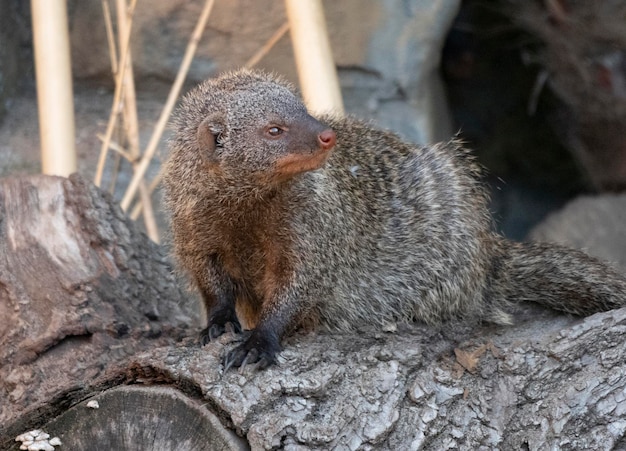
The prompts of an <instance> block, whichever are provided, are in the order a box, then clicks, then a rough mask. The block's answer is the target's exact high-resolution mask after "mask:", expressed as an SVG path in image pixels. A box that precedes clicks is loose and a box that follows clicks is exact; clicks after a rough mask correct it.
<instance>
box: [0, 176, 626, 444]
mask: <svg viewBox="0 0 626 451" xmlns="http://www.w3.org/2000/svg"><path fill="white" fill-rule="evenodd" d="M0 218H1V219H0V248H1V251H2V252H1V253H0V301H1V302H0V310H1V312H0V313H1V315H2V316H1V317H2V319H3V320H4V321H3V322H2V325H1V326H0V448H2V449H8V448H9V447H12V448H10V449H17V446H18V445H16V444H15V443H14V442H13V439H14V438H15V436H16V435H18V434H19V433H22V432H25V431H27V430H28V429H31V428H33V427H41V428H43V429H44V430H45V431H46V432H47V433H49V434H51V436H58V437H60V438H61V441H62V442H63V443H64V446H69V447H70V448H71V449H113V448H111V447H110V446H111V445H112V444H114V445H115V446H114V448H115V449H122V450H124V449H129V450H130V449H139V448H141V449H173V448H172V443H176V444H178V445H180V444H181V443H187V444H188V445H189V448H188V449H243V448H245V446H246V443H242V442H241V441H240V440H237V439H236V438H234V437H233V436H232V435H229V434H228V430H231V431H235V432H236V433H237V434H238V435H240V436H242V437H244V439H245V442H247V444H249V446H250V447H251V448H252V449H272V448H284V449H437V450H439V449H461V450H474V449H625V448H626V438H625V433H626V347H625V346H624V345H623V341H624V336H625V334H626V309H620V310H614V311H611V312H607V313H602V314H597V315H594V316H591V317H589V318H585V319H577V318H572V317H568V316H565V315H559V314H556V313H552V312H547V311H545V310H541V309H539V308H534V307H527V308H525V309H523V310H522V311H520V313H519V315H518V317H519V318H518V323H517V325H515V326H512V327H487V326H479V325H472V324H464V325H460V324H448V325H446V326H444V327H443V328H442V330H434V329H431V328H427V327H424V326H419V325H414V326H400V327H399V328H398V330H396V331H394V332H380V331H378V332H377V331H375V330H363V331H360V333H358V334H356V335H336V334H335V335H332V334H327V333H311V334H308V335H297V336H294V337H292V338H290V339H289V340H288V341H287V342H286V343H285V350H284V351H283V353H282V354H281V356H280V361H279V365H277V366H274V367H271V368H269V369H268V370H265V371H263V372H254V371H252V368H244V370H243V371H242V372H235V371H231V372H228V373H227V374H223V372H222V368H221V359H222V357H223V355H224V352H225V351H226V350H227V349H230V348H231V346H233V345H234V344H233V343H232V341H233V340H235V339H236V338H234V337H233V336H231V335H228V334H227V335H224V336H222V337H221V338H220V339H219V340H218V341H216V342H212V343H210V344H209V345H207V346H206V347H204V348H200V347H198V346H197V345H196V344H195V341H190V340H186V341H182V342H176V339H177V338H179V336H182V335H183V334H184V333H185V332H187V331H188V330H189V324H191V321H192V320H191V319H190V316H191V315H192V313H191V308H189V307H187V306H188V304H185V303H184V301H183V297H182V295H181V294H180V292H179V291H178V289H177V288H176V285H175V283H174V280H173V278H172V277H171V274H170V270H169V267H168V266H167V264H166V262H165V260H164V259H163V257H162V256H161V255H160V253H159V250H158V248H157V247H156V246H154V245H152V244H150V243H149V242H148V241H147V239H146V238H145V237H143V236H141V235H140V234H138V233H137V232H136V231H135V230H134V228H133V227H132V225H130V224H129V223H128V222H127V221H126V220H125V219H124V218H123V216H122V214H121V212H120V211H119V210H118V209H117V208H116V207H114V206H112V204H111V203H110V201H109V200H108V199H107V198H106V197H103V196H102V195H101V194H100V193H99V192H97V191H96V190H95V189H93V188H91V187H89V186H87V185H86V184H85V183H83V182H81V181H80V180H79V179H75V178H73V179H70V180H66V179H59V178H47V177H35V178H28V179H8V180H0ZM157 344H158V345H159V346H160V347H158V348H156V349H152V347H154V346H155V345H157ZM124 384H143V385H146V386H147V387H145V388H144V389H140V387H136V386H135V387H127V388H119V387H117V386H119V385H124ZM156 384H159V385H161V386H163V385H167V386H170V387H172V389H170V390H169V391H168V390H164V389H163V388H157V387H154V385H156ZM88 400H91V401H95V400H97V401H98V402H99V403H100V408H99V409H96V408H93V407H92V408H88V406H87V401H88ZM107 409H108V410H107ZM213 414H214V415H213ZM122 426H123V427H124V428H125V429H121V427H122ZM150 428H151V429H150ZM129 431H130V432H129ZM207 431H208V432H207ZM127 433H128V437H127V436H126V434H127ZM133 434H134V435H133ZM181 434H182V435H181ZM196 434H198V435H196ZM200 434H204V435H200ZM188 435H189V439H188V440H187V441H184V439H183V438H181V437H186V436H188ZM123 438H124V439H125V440H122V439H123ZM98 439H100V440H105V441H100V442H98V441H97V440H98ZM114 440H115V441H114ZM148 444H149V445H148ZM159 446H161V448H159ZM181 446H182V445H181ZM138 447H139V448H138ZM61 449H64V448H63V447H62V448H61Z"/></svg>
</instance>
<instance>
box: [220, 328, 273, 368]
mask: <svg viewBox="0 0 626 451" xmlns="http://www.w3.org/2000/svg"><path fill="white" fill-rule="evenodd" d="M279 352H280V344H279V342H278V339H277V338H275V337H273V336H271V335H268V334H263V333H260V332H258V331H256V330H254V331H252V332H251V333H250V336H249V337H248V338H247V339H246V340H245V341H244V342H243V343H242V344H240V345H239V346H237V347H236V348H235V349H233V350H232V351H230V352H228V353H226V355H225V356H224V372H226V371H228V370H229V369H230V368H231V367H235V368H238V367H241V368H243V367H245V366H246V365H252V364H254V366H255V368H256V369H259V370H262V369H265V368H267V367H268V366H270V365H272V364H274V363H276V355H277V354H278V353H279Z"/></svg>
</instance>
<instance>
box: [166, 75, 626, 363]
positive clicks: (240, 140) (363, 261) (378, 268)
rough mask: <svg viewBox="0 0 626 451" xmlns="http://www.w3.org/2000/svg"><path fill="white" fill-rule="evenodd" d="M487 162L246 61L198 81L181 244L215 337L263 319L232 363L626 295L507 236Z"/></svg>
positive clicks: (185, 152) (180, 196) (184, 123)
mask: <svg viewBox="0 0 626 451" xmlns="http://www.w3.org/2000/svg"><path fill="white" fill-rule="evenodd" d="M480 173H481V171H480V168H479V166H478V165H477V163H476V162H475V161H474V158H473V157H472V156H471V155H470V153H469V152H468V151H467V150H466V149H464V148H463V147H462V146H461V144H460V143H459V142H458V141H456V140H451V141H450V142H446V143H440V144H436V145H432V146H423V147H419V146H416V145H414V144H410V143H407V142H404V141H402V140H401V139H400V138H399V137H397V136H396V135H394V134H393V133H390V132H388V131H383V130H378V129H376V128H374V127H372V126H371V125H370V124H368V123H365V122H361V121H359V120H356V119H353V118H350V117H345V118H338V117H333V116H323V117H320V118H318V119H316V118H313V117H312V116H311V115H309V114H308V112H307V110H306V108H305V106H304V105H303V103H302V102H301V100H300V99H299V98H298V97H297V95H296V94H295V93H294V90H293V88H292V87H291V85H289V84H288V83H286V82H285V81H283V80H282V79H281V78H280V77H277V76H274V75H270V74H266V73H263V72H257V71H249V70H239V71H235V72H231V73H227V74H225V75H223V76H221V77H219V78H217V79H210V80H207V81H205V82H204V83H202V84H200V85H199V86H198V87H196V88H195V89H194V90H192V91H191V92H190V93H189V94H188V95H187V96H186V97H184V99H183V100H182V103H181V105H180V107H179V109H178V114H177V118H176V119H175V134H174V137H173V139H172V141H171V144H170V154H169V157H168V160H167V162H166V163H165V177H164V186H165V199H166V206H167V209H168V210H169V212H170V214H171V229H172V240H173V250H174V254H175V257H176V259H177V261H178V263H179V265H180V267H181V268H182V269H183V270H184V271H185V272H186V273H187V274H188V276H189V279H190V280H191V282H192V284H193V285H195V287H196V288H197V289H198V290H199V292H200V294H201V296H202V299H203V302H204V306H205V307H206V312H207V327H206V329H204V330H203V332H202V338H201V339H202V342H203V343H206V342H208V341H209V340H212V339H214V338H216V337H218V336H219V335H221V334H223V333H224V332H225V331H226V330H233V331H236V332H241V330H242V326H243V328H246V329H251V332H248V335H247V337H246V338H245V340H243V341H242V343H241V344H240V345H239V346H238V347H236V348H235V349H234V350H232V351H231V352H229V353H227V354H226V355H225V360H224V363H225V367H226V368H229V367H231V366H234V367H238V366H242V365H246V364H252V363H255V364H256V365H257V366H258V367H261V368H263V367H266V366H268V365H269V364H271V363H273V362H275V360H276V355H277V353H278V352H279V351H280V349H281V346H280V340H281V337H283V336H284V335H285V334H287V333H289V332H290V331H292V330H293V329H294V328H296V327H298V326H304V327H306V328H308V329H310V328H312V327H315V326H316V325H319V326H325V327H327V328H329V329H335V330H342V331H347V330H353V329H354V328H355V327H357V326H362V325H364V324H377V325H379V326H385V325H388V324H393V323H396V322H399V321H422V322H424V323H428V324H440V323H441V322H442V321H445V320H448V319H452V318H461V319H463V318H477V319H480V320H487V321H491V322H495V323H500V324H508V323H510V322H511V316H510V308H509V307H510V303H514V302H519V301H534V302H538V303H540V304H544V305H547V306H549V307H552V308H555V309H559V310H563V311H565V312H570V313H574V314H577V315H588V314H591V313H594V312H598V311H604V310H608V309H612V308H615V307H620V306H622V305H624V304H625V303H626V279H625V278H624V277H623V276H622V275H620V274H619V273H618V272H617V271H616V270H614V269H611V268H610V267H609V266H607V265H605V264H604V263H602V262H600V261H598V260H596V259H594V258H591V257H589V256H587V255H586V254H584V253H582V252H579V251H575V250H571V249H566V248H564V247H559V246H556V245H551V244H530V243H527V244H522V243H515V242H511V241H508V240H506V239H504V238H503V237H501V236H499V235H497V234H496V233H494V232H493V227H492V219H491V218H490V215H489V213H488V208H487V201H488V199H487V194H486V190H485V188H484V187H483V184H482V182H481V178H480V177H481V174H480Z"/></svg>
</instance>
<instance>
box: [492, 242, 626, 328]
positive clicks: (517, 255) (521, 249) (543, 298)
mask: <svg viewBox="0 0 626 451" xmlns="http://www.w3.org/2000/svg"><path fill="white" fill-rule="evenodd" d="M495 247H496V248H497V252H496V253H495V255H496V257H494V260H493V271H492V274H493V278H492V280H491V283H490V284H489V285H490V289H489V291H490V293H489V294H488V295H489V296H493V297H494V299H502V300H506V301H511V302H524V301H530V302H536V303H538V304H541V305H544V306H546V307H550V308H552V309H555V310H560V311H563V312H567V313H573V314H575V315H580V316H587V315H591V314H593V313H597V312H601V311H607V310H611V309H615V308H620V307H623V306H625V305H626V278H624V276H623V275H622V274H620V273H619V272H618V271H617V270H616V269H614V268H612V267H610V266H608V265H607V264H605V263H603V262H601V261H600V260H597V259H596V258H593V257H590V256H589V255H587V254H585V253H583V252H580V251H577V250H574V249H569V248H565V247H561V246H559V245H556V244H551V243H515V242H511V241H508V240H505V239H503V238H498V242H497V243H496V246H495Z"/></svg>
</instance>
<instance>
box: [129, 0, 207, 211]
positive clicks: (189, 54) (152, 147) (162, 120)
mask: <svg viewBox="0 0 626 451" xmlns="http://www.w3.org/2000/svg"><path fill="white" fill-rule="evenodd" d="M214 3H215V0H207V1H206V2H205V4H204V8H203V10H202V13H201V14H200V18H199V19H198V23H197V24H196V28H195V29H194V31H193V33H192V35H191V38H190V39H189V43H188V44H187V48H186V49H185V55H184V57H183V61H182V63H181V65H180V68H179V69H178V73H177V74H176V79H175V80H174V84H173V85H172V88H171V89H170V93H169V95H168V97H167V101H166V103H165V106H164V107H163V110H162V111H161V115H160V116H159V120H158V121H157V125H156V126H155V129H154V131H153V133H152V136H151V138H150V142H149V143H148V147H147V148H146V151H145V153H144V155H143V158H142V159H141V162H140V163H139V165H138V166H137V170H136V171H135V174H134V175H133V178H132V180H131V181H130V185H129V186H128V188H127V189H126V194H125V195H124V198H123V199H122V202H121V207H122V210H124V211H126V210H128V207H129V206H130V203H131V202H132V200H133V197H135V193H136V192H137V189H138V188H139V183H140V181H141V180H142V179H143V176H144V175H145V173H146V170H147V169H148V165H149V164H150V161H151V160H152V157H154V153H155V152H156V149H157V146H158V144H159V140H160V139H161V136H162V135H163V131H164V130H165V126H166V125H167V122H168V120H169V118H170V115H171V114H172V110H173V109H174V105H175V104H176V100H177V99H178V96H179V94H180V90H181V88H182V86H183V82H184V81H185V78H186V76H187V72H188V71H189V66H190V65H191V61H192V60H193V56H194V54H195V53H196V49H197V48H198V43H199V42H200V38H201V37H202V32H203V31H204V28H205V26H206V23H207V21H208V19H209V15H210V13H211V9H212V8H213V4H214Z"/></svg>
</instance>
